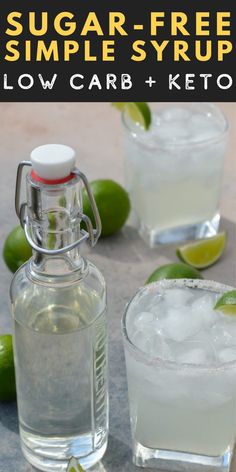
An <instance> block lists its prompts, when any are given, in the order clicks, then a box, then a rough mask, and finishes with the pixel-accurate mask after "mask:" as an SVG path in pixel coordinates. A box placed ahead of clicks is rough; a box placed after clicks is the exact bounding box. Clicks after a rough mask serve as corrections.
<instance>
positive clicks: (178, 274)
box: [146, 262, 202, 284]
mask: <svg viewBox="0 0 236 472" xmlns="http://www.w3.org/2000/svg"><path fill="white" fill-rule="evenodd" d="M162 279H202V275H201V274H200V272H199V271H198V270H197V269H194V267H191V266H189V265H188V264H183V263H182V262H173V263H170V264H165V265H162V266H160V267H158V268H157V269H156V270H155V271H154V272H153V273H152V274H151V275H150V277H148V279H147V281H146V284H149V283H151V282H155V281H156V280H162Z"/></svg>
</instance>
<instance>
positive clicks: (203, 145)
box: [123, 103, 228, 247]
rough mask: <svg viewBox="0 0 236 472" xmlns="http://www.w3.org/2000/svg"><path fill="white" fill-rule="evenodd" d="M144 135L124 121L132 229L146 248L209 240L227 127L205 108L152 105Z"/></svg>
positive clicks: (126, 117) (216, 209)
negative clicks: (144, 243)
mask: <svg viewBox="0 0 236 472" xmlns="http://www.w3.org/2000/svg"><path fill="white" fill-rule="evenodd" d="M151 111H152V123H151V126H150V128H149V130H148V131H145V130H144V129H143V128H142V127H141V126H140V125H138V124H137V123H134V122H133V121H132V119H131V118H129V115H128V113H124V115H123V124H124V128H125V165H124V169H125V180H126V187H127V190H128V191H129V194H130V198H131V202H132V210H133V213H132V219H131V224H133V225H134V226H135V227H137V228H138V230H139V233H140V235H141V236H142V237H143V239H144V240H145V241H147V243H148V244H149V245H150V246H151V247H155V246H156V245H159V244H169V243H174V242H177V241H181V240H188V239H198V238H203V237H210V236H213V235H215V234H216V233H217V230H218V226H219V219H220V216H219V201H220V190H221V181H222V174H223V161H224V156H225V152H226V145H227V136H228V123H227V121H226V119H225V117H224V115H223V114H222V113H221V111H220V110H219V109H218V108H217V107H215V106H214V105H213V104H210V103H172V104H171V103H165V104H152V106H151Z"/></svg>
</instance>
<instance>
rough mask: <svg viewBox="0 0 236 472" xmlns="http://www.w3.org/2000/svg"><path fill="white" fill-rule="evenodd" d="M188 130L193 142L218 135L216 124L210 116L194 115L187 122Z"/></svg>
mask: <svg viewBox="0 0 236 472" xmlns="http://www.w3.org/2000/svg"><path fill="white" fill-rule="evenodd" d="M188 129H189V132H190V134H191V139H192V140H193V141H195V142H199V141H202V140H208V139H212V138H214V137H215V136H217V135H218V134H219V129H218V127H217V126H216V123H214V122H213V120H212V119H211V117H210V116H207V115H203V114H201V113H195V114H194V115H192V117H191V118H190V120H189V121H188Z"/></svg>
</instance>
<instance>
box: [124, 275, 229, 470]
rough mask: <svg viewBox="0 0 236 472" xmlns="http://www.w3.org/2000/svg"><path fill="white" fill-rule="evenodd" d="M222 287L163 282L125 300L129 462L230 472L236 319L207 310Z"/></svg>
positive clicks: (197, 282) (160, 467)
mask: <svg viewBox="0 0 236 472" xmlns="http://www.w3.org/2000/svg"><path fill="white" fill-rule="evenodd" d="M228 290H231V288H230V287H227V286H225V285H222V284H219V283H216V282H212V281H205V280H190V279H189V280H184V279H182V280H180V279H179V280H164V281H160V282H155V283H153V284H149V285H147V286H146V287H144V288H142V289H140V290H139V291H138V292H137V294H136V295H135V296H134V298H133V299H132V300H131V302H130V304H129V305H128V307H127V309H126V313H125V315H124V317H123V321H122V329H123V339H124V348H125V359H126V370H127V380H128V393H129V406H130V420H131V434H132V451H133V462H134V464H135V465H137V466H140V467H150V468H152V467H153V468H156V469H158V470H170V471H187V472H193V471H201V472H229V469H230V463H231V458H232V452H233V448H234V441H235V433H236V339H235V333H236V319H235V317H232V316H227V315H225V314H223V313H220V312H217V311H215V310H213V308H212V307H213V306H214V304H215V302H216V300H217V299H219V297H220V296H221V295H222V293H224V292H226V291H228ZM144 321H145V323H144ZM231 342H232V344H234V346H232V345H231Z"/></svg>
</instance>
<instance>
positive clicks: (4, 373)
mask: <svg viewBox="0 0 236 472" xmlns="http://www.w3.org/2000/svg"><path fill="white" fill-rule="evenodd" d="M15 398H16V383H15V369H14V360H13V348H12V336H11V335H10V334H2V335H0V401H10V400H14V399H15Z"/></svg>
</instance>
